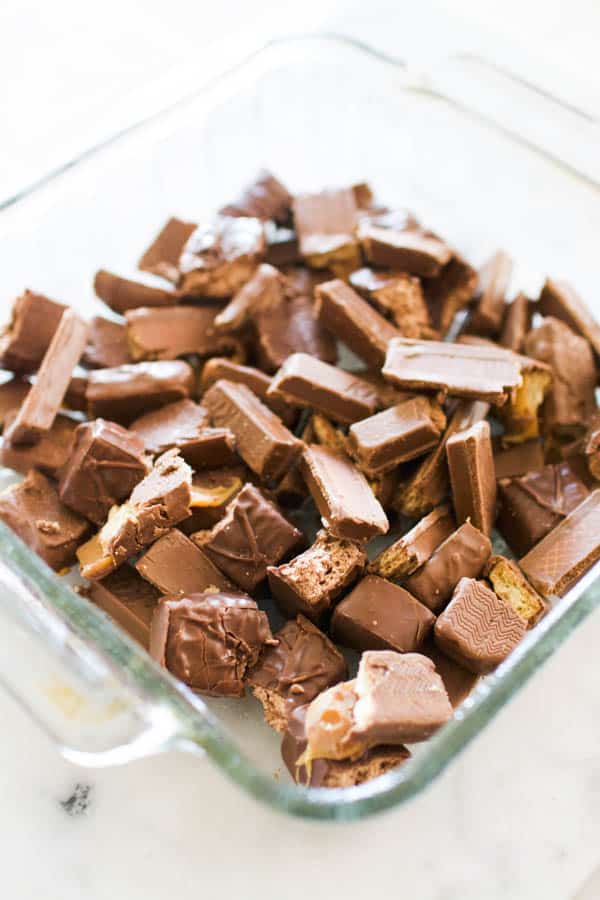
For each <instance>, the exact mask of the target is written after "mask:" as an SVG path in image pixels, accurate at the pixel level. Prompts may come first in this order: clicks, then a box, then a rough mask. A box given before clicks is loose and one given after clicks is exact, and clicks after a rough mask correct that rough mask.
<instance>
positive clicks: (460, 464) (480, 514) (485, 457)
mask: <svg viewBox="0 0 600 900" xmlns="http://www.w3.org/2000/svg"><path fill="white" fill-rule="evenodd" d="M446 455H447V457H448V468H449V470H450V483H451V485H452V501H453V503H454V512H455V513H456V521H457V522H458V523H459V525H460V524H462V523H463V522H467V521H469V522H472V523H473V525H474V526H475V528H478V529H479V530H480V531H483V533H484V534H488V535H489V534H490V533H491V531H492V526H493V524H494V519H495V518H496V470H495V468H494V457H493V455H492V441H491V433H490V426H489V424H488V423H487V422H477V423H476V424H475V425H472V426H471V427H470V428H468V429H466V430H465V431H461V432H459V433H458V434H455V435H452V437H450V438H449V440H448V442H447V444H446Z"/></svg>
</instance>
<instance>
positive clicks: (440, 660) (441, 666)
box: [420, 632, 479, 709]
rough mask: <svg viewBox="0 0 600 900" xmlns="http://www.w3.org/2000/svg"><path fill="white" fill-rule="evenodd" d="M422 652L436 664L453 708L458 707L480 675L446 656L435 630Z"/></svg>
mask: <svg viewBox="0 0 600 900" xmlns="http://www.w3.org/2000/svg"><path fill="white" fill-rule="evenodd" d="M420 652H421V653H422V654H423V656H427V657H428V659H430V660H431V662H432V663H433V664H434V666H435V668H436V671H437V673H438V675H439V676H440V678H441V679H442V681H443V682H444V687H445V688H446V692H447V694H448V699H449V700H450V703H451V704H452V708H453V709H456V708H457V707H458V706H460V705H461V703H462V702H463V700H466V698H467V697H468V696H469V694H470V693H471V691H472V690H473V688H474V687H475V685H476V684H477V682H478V681H479V675H476V674H475V672H470V671H469V670H468V669H465V668H464V666H461V665H459V664H458V663H457V662H455V660H453V659H450V657H449V656H446V654H445V653H442V651H441V650H440V648H439V647H438V646H437V644H436V643H435V640H434V637H433V632H432V633H431V635H430V636H429V638H428V639H427V641H426V642H425V644H424V645H423V647H422V648H421V650H420Z"/></svg>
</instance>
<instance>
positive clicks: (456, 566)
mask: <svg viewBox="0 0 600 900" xmlns="http://www.w3.org/2000/svg"><path fill="white" fill-rule="evenodd" d="M491 551H492V545H491V543H490V540H489V538H488V537H486V535H485V534H482V532H481V531H479V530H478V529H477V528H474V527H473V526H472V525H471V524H470V523H469V522H465V523H464V525H461V526H460V528H458V529H457V530H456V531H455V532H454V533H453V534H451V535H450V537H449V538H446V540H445V541H444V542H443V543H441V544H440V545H439V547H438V548H437V550H436V551H435V553H433V554H432V556H431V557H430V559H429V560H428V561H427V562H426V563H425V565H423V566H421V568H420V569H417V571H416V572H415V573H414V574H413V575H411V576H410V577H409V578H407V579H406V581H405V582H404V587H405V588H406V590H407V591H410V593H411V594H414V596H415V597H416V598H417V599H418V600H420V601H421V603H424V604H425V606H427V607H429V609H431V610H432V611H433V612H435V613H437V612H439V611H440V610H441V609H443V608H444V606H445V605H446V603H447V601H448V600H449V599H450V597H451V596H452V591H453V590H454V588H455V587H456V585H457V584H458V582H459V581H460V579H461V578H476V577H477V576H478V575H480V574H481V572H482V571H483V568H484V566H485V564H486V562H487V561H488V559H489V558H490V554H491Z"/></svg>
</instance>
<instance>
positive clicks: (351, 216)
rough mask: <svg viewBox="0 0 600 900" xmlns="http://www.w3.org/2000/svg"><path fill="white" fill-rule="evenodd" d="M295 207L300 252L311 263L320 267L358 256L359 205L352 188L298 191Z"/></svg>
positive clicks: (295, 223) (294, 202)
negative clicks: (309, 192)
mask: <svg viewBox="0 0 600 900" xmlns="http://www.w3.org/2000/svg"><path fill="white" fill-rule="evenodd" d="M292 209H293V213H294V225H295V227H296V232H297V234H298V241H299V244H300V253H301V254H302V256H303V257H304V258H305V259H306V261H307V263H308V264H309V265H311V266H314V267H315V268H317V269H320V268H324V267H325V266H328V265H331V264H332V263H340V262H341V263H343V262H346V261H349V260H352V261H353V260H356V259H358V247H357V244H356V238H355V236H354V231H355V228H356V222H357V208H356V198H355V196H354V192H353V191H352V189H351V188H343V189H341V190H336V191H322V192H321V193H320V194H298V195H297V196H296V197H294V201H293V204H292Z"/></svg>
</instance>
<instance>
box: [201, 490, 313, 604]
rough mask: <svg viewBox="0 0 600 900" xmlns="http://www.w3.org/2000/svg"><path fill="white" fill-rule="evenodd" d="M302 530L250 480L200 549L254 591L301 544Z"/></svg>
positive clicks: (217, 564)
mask: <svg viewBox="0 0 600 900" xmlns="http://www.w3.org/2000/svg"><path fill="white" fill-rule="evenodd" d="M301 538H302V533H301V532H300V531H298V529H297V528H294V526H293V525H291V524H290V522H288V520H287V519H285V518H284V517H283V516H282V515H281V513H280V512H279V510H278V509H277V507H276V506H275V505H274V504H273V503H270V502H269V501H268V500H266V499H265V497H264V496H263V494H262V493H261V492H260V491H259V490H258V489H257V488H255V487H254V485H252V484H247V485H245V486H244V488H243V489H242V490H241V491H240V492H239V494H238V495H237V497H235V499H234V500H232V502H231V503H230V504H229V506H228V508H227V512H226V514H225V516H224V517H223V518H222V519H221V521H220V522H218V523H217V524H216V525H215V526H214V528H213V529H212V531H211V532H210V534H209V535H208V536H206V539H205V540H202V542H201V549H202V550H204V552H205V553H206V554H207V555H208V556H209V557H210V558H211V559H212V561H213V562H214V563H215V565H216V566H218V568H219V569H221V571H222V572H224V573H225V574H226V575H227V576H228V577H229V578H231V580H232V581H234V582H235V583H236V584H238V585H239V586H240V587H241V588H243V590H246V591H251V590H253V589H254V588H255V587H256V585H257V584H259V583H260V582H261V581H262V580H263V579H264V578H265V577H266V574H267V568H268V566H274V565H277V563H278V562H280V561H281V560H282V559H283V557H284V556H287V554H288V553H290V552H291V551H292V549H293V548H294V547H295V546H296V545H297V544H298V542H299V541H300V540H301Z"/></svg>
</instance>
